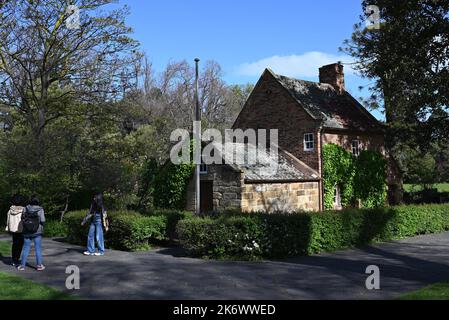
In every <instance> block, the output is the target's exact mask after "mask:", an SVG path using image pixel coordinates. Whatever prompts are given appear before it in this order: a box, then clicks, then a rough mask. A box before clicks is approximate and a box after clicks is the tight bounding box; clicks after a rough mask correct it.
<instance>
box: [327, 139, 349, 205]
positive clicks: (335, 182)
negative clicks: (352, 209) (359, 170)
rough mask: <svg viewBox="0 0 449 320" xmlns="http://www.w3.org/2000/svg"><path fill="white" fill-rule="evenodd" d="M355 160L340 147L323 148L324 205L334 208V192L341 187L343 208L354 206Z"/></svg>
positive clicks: (328, 145) (331, 145)
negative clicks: (337, 187)
mask: <svg viewBox="0 0 449 320" xmlns="http://www.w3.org/2000/svg"><path fill="white" fill-rule="evenodd" d="M354 162H355V158H354V156H353V155H352V154H351V153H349V152H347V151H346V150H345V149H343V148H342V147H340V146H337V145H335V144H327V145H325V146H324V148H323V182H324V205H325V208H326V209H333V207H334V190H335V187H336V186H339V187H340V195H341V204H342V206H345V207H346V206H350V205H352V201H353V199H354V189H353V185H354V183H353V180H354V175H355V166H354Z"/></svg>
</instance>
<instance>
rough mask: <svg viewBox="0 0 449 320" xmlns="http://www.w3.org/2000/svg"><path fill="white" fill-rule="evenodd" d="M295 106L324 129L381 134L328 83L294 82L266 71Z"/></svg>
mask: <svg viewBox="0 0 449 320" xmlns="http://www.w3.org/2000/svg"><path fill="white" fill-rule="evenodd" d="M265 72H269V73H270V74H271V75H272V76H273V77H274V78H275V79H276V80H277V82H278V83H279V84H281V85H282V86H283V87H284V88H285V89H286V90H287V91H288V92H289V94H290V95H291V96H292V97H293V98H294V99H295V100H296V101H297V102H298V104H299V105H300V106H301V107H302V108H303V109H304V110H305V111H306V112H307V113H308V114H309V115H310V116H311V117H312V118H313V119H315V120H320V121H322V122H323V127H324V128H329V129H351V130H357V131H380V130H382V127H383V125H382V124H381V123H380V122H379V121H378V120H377V119H376V118H374V117H373V116H372V115H371V113H369V112H368V111H367V110H366V109H365V108H364V107H363V106H362V105H361V104H360V103H359V102H358V101H357V100H356V99H354V98H353V97H352V96H351V95H350V94H349V93H348V92H346V91H344V92H343V94H338V93H337V92H336V90H335V89H334V87H333V86H332V85H330V84H327V83H318V82H311V81H304V80H298V79H293V78H289V77H285V76H281V75H277V74H275V73H274V72H273V71H271V70H270V69H266V70H265Z"/></svg>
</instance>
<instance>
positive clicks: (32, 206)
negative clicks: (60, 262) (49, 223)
mask: <svg viewBox="0 0 449 320" xmlns="http://www.w3.org/2000/svg"><path fill="white" fill-rule="evenodd" d="M44 224H45V213H44V209H43V208H42V207H41V205H40V202H39V199H38V198H37V196H35V195H33V196H32V197H31V199H30V203H29V204H28V205H27V206H26V208H25V212H24V213H23V215H22V225H23V238H24V246H23V252H22V261H21V265H20V266H19V267H18V268H17V269H18V270H19V271H24V270H25V266H26V263H27V258H28V255H29V253H30V249H31V243H32V242H34V251H35V253H36V270H37V271H43V270H45V266H44V265H43V264H42V249H41V243H42V234H43V232H44Z"/></svg>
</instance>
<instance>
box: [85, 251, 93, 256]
mask: <svg viewBox="0 0 449 320" xmlns="http://www.w3.org/2000/svg"><path fill="white" fill-rule="evenodd" d="M83 254H84V255H85V256H93V255H94V254H95V253H91V252H89V251H84V252H83Z"/></svg>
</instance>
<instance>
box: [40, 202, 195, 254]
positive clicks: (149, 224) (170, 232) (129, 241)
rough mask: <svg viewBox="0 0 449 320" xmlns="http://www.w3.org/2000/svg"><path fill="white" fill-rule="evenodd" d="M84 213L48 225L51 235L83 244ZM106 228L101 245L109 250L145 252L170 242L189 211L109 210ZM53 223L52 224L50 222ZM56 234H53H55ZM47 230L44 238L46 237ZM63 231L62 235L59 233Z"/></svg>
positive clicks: (84, 241) (84, 230)
mask: <svg viewBox="0 0 449 320" xmlns="http://www.w3.org/2000/svg"><path fill="white" fill-rule="evenodd" d="M86 212H87V210H83V211H73V212H69V213H67V215H66V216H65V217H64V221H63V223H62V224H61V223H59V222H58V223H54V224H56V225H57V226H58V227H54V226H51V230H52V231H50V235H51V236H64V237H66V239H67V240H68V241H69V242H71V243H74V244H78V245H85V244H86V243H87V234H88V229H89V224H87V225H85V226H81V221H82V220H83V218H84V217H85V216H86ZM108 216H109V222H110V229H109V231H108V232H107V233H106V234H105V245H106V247H107V248H109V249H117V250H125V251H138V250H145V249H148V248H150V247H151V245H154V244H160V243H161V241H165V242H166V241H172V240H173V239H174V238H175V237H176V226H177V223H178V222H179V221H180V220H181V219H188V218H189V217H191V214H190V213H189V212H183V211H169V210H158V211H153V212H150V213H148V214H146V215H142V214H139V213H137V212H135V211H112V212H110V213H108ZM52 224H53V223H52ZM56 230H60V233H58V234H57V235H55V231H56ZM48 232H49V230H48V229H46V230H45V235H46V236H49V234H48ZM62 232H65V234H61V233H62Z"/></svg>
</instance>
